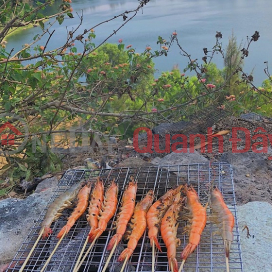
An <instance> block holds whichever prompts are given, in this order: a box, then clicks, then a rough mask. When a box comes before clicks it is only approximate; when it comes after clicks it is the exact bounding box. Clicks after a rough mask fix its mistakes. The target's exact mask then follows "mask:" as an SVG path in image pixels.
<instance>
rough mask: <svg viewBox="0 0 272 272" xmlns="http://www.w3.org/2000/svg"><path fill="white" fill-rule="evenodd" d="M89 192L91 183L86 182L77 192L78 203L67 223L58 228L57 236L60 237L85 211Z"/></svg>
mask: <svg viewBox="0 0 272 272" xmlns="http://www.w3.org/2000/svg"><path fill="white" fill-rule="evenodd" d="M90 192H91V183H90V182H88V183H87V184H86V185H85V186H84V187H83V188H82V189H81V190H80V191H79V193H78V195H77V199H78V203H77V206H76V208H75V209H74V211H73V213H72V214H71V215H70V217H69V218H68V221H67V224H66V225H65V226H64V227H63V228H62V229H61V230H60V232H59V233H58V235H57V238H61V237H62V235H63V234H64V233H68V231H69V230H70V229H71V227H72V226H73V225H74V224H75V222H76V221H77V220H78V218H79V217H80V216H81V215H82V214H83V213H84V212H85V210H86V209H87V207H88V200H89V197H90Z"/></svg>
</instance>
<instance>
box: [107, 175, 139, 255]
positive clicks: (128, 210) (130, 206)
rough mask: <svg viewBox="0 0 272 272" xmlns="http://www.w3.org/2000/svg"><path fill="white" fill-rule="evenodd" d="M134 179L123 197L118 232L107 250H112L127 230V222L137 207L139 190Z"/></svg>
mask: <svg viewBox="0 0 272 272" xmlns="http://www.w3.org/2000/svg"><path fill="white" fill-rule="evenodd" d="M131 179H132V181H131V182H130V183H129V184H128V186H127V188H126V190H125V192H124V194H123V197H122V207H121V211H120V213H119V215H118V218H117V222H116V234H115V235H114V236H113V237H112V238H111V240H110V242H109V244H108V247H107V250H111V249H112V248H113V246H114V244H115V243H117V244H118V243H119V242H120V241H121V239H122V237H123V235H124V233H125V232H126V229H127V224H128V222H129V220H130V218H131V216H132V214H133V211H134V207H135V198H136V192H137V183H136V182H135V181H134V180H133V178H131Z"/></svg>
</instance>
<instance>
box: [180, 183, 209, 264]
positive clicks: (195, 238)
mask: <svg viewBox="0 0 272 272" xmlns="http://www.w3.org/2000/svg"><path fill="white" fill-rule="evenodd" d="M185 193H186V196H187V208H188V209H189V212H190V215H191V219H190V220H189V222H190V223H191V225H190V227H189V230H190V235H189V244H188V245H187V246H186V247H185V248H184V249H183V251H182V253H181V258H182V259H183V260H186V259H187V258H188V256H189V255H190V254H191V253H192V252H193V251H194V250H195V249H196V247H197V245H198V244H199V242H200V236H201V233H202V232H203V230H204V228H205V225H206V221H207V215H206V208H204V207H203V206H202V205H201V203H200V202H199V198H198V195H197V192H196V191H195V190H194V188H193V187H189V188H188V187H187V186H186V187H185Z"/></svg>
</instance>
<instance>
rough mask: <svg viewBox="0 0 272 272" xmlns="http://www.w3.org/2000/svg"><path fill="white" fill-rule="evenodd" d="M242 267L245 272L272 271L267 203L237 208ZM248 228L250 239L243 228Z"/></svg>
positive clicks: (271, 217) (271, 211)
mask: <svg viewBox="0 0 272 272" xmlns="http://www.w3.org/2000/svg"><path fill="white" fill-rule="evenodd" d="M237 212H238V221H239V232H240V236H241V237H240V238H241V239H240V240H241V248H242V259H243V267H244V271H246V272H256V271H262V272H271V271H272V255H271V249H272V236H271V229H272V206H271V204H269V203H267V202H257V201H255V202H250V203H247V204H245V205H242V206H238V207H237ZM245 225H246V226H247V227H248V228H249V233H250V235H251V236H250V237H249V238H247V235H246V234H247V233H246V231H243V232H242V229H243V228H244V226H245Z"/></svg>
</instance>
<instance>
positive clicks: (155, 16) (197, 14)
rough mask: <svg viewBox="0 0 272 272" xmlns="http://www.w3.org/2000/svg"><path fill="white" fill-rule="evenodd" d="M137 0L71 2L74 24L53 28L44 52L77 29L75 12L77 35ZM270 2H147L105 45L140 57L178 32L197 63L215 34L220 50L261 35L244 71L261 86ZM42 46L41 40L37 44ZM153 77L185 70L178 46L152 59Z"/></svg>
mask: <svg viewBox="0 0 272 272" xmlns="http://www.w3.org/2000/svg"><path fill="white" fill-rule="evenodd" d="M137 6H138V1H136V0H100V1H98V0H80V1H79V0H73V3H72V7H73V9H74V12H73V14H74V16H75V18H74V19H69V20H68V19H67V20H65V21H64V23H63V24H62V25H60V26H59V25H57V24H56V25H55V26H54V28H55V29H56V33H55V34H54V36H53V38H52V40H51V41H50V43H49V46H48V48H49V49H53V48H56V47H59V46H61V45H62V44H63V43H64V41H65V40H66V37H67V28H68V29H69V30H70V29H72V28H76V27H77V25H78V23H79V18H78V17H77V15H76V12H78V13H79V14H81V13H82V12H83V17H84V18H83V24H82V26H81V27H80V30H81V31H82V30H84V29H85V28H87V29H89V28H91V27H92V26H94V25H96V24H97V23H99V22H101V21H103V20H106V19H109V18H111V17H113V16H114V15H118V14H120V13H122V12H124V11H126V10H132V9H135V8H136V7H137ZM271 14H272V1H271V0H168V1H164V0H151V2H150V3H148V4H147V5H146V6H145V7H144V8H143V10H142V11H140V12H139V13H138V15H137V16H136V17H135V18H134V19H133V20H132V21H131V22H129V23H128V24H127V25H126V26H125V27H124V28H122V29H121V30H120V31H119V32H118V33H117V34H116V35H114V36H113V37H112V38H110V39H109V42H112V43H117V42H118V40H119V39H123V41H124V43H125V44H126V45H127V44H132V45H133V46H134V48H136V51H138V52H141V51H143V50H144V48H145V47H146V46H151V47H152V49H156V48H159V47H158V45H157V44H156V41H157V37H158V36H159V35H160V36H162V37H163V38H165V39H168V38H169V37H170V35H171V33H172V32H173V31H176V32H177V33H178V38H179V41H180V43H181V45H182V47H183V48H184V49H185V50H186V51H187V52H188V53H190V54H191V55H192V57H193V58H198V59H201V58H202V56H203V51H202V49H203V48H204V47H207V48H208V49H211V47H212V46H213V45H214V44H215V33H216V31H220V32H222V34H223V40H222V42H223V46H224V48H225V47H226V45H227V43H228V38H229V37H230V36H231V33H232V31H233V32H234V34H235V35H236V37H237V41H238V43H240V42H242V45H243V46H245V45H246V37H247V36H249V37H250V36H251V35H253V33H254V32H255V31H256V30H257V31H259V32H260V36H261V37H260V40H259V41H258V42H256V43H253V44H252V45H251V47H250V53H249V57H248V58H246V60H245V66H244V67H245V69H244V70H245V71H246V72H248V73H250V72H251V71H252V70H254V72H253V75H254V83H255V84H256V85H257V86H259V85H260V84H261V83H262V81H263V80H264V79H266V78H267V77H266V75H265V74H264V71H263V69H264V68H265V65H264V61H268V62H269V64H270V70H272V67H271V63H272V50H271V45H272V31H271V29H272V16H271ZM122 23H123V21H122V18H119V19H116V20H114V21H112V22H110V23H107V24H105V25H102V26H99V27H98V28H96V34H97V38H96V39H95V42H96V44H98V43H99V42H101V41H103V40H104V39H105V38H106V37H107V36H108V35H109V34H110V33H112V32H113V30H116V29H117V28H118V26H120V25H121V24H122ZM39 32H41V30H40V28H39V27H37V28H32V29H28V30H25V31H23V32H22V33H19V34H18V35H16V36H13V37H11V38H10V39H9V40H8V41H9V43H8V47H7V48H8V49H11V48H15V49H16V50H18V49H20V48H21V46H22V44H25V43H30V42H31V41H32V38H33V36H34V35H35V34H37V33H39ZM45 41H46V37H44V38H43V39H42V40H41V41H40V42H39V44H40V45H43V44H44V43H45ZM154 61H155V64H156V66H155V67H156V69H157V74H159V73H161V72H163V71H166V70H171V69H172V68H173V66H174V65H178V66H179V68H180V69H183V68H184V67H185V66H186V64H187V59H185V58H184V57H182V56H181V55H180V53H179V49H178V48H177V46H174V47H173V48H171V51H170V53H169V55H168V56H167V57H160V58H157V59H155V60H154ZM215 62H216V63H217V65H218V66H219V67H220V68H222V67H223V59H222V57H220V56H219V55H218V56H216V58H215Z"/></svg>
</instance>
